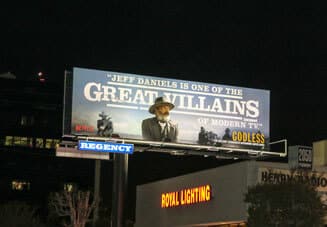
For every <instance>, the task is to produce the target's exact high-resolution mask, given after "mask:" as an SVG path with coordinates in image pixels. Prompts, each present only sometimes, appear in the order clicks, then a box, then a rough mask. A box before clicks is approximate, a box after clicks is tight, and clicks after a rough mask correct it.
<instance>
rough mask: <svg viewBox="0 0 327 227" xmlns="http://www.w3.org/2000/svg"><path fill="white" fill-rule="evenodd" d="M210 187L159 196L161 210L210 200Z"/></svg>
mask: <svg viewBox="0 0 327 227" xmlns="http://www.w3.org/2000/svg"><path fill="white" fill-rule="evenodd" d="M211 196H212V195H211V187H210V185H203V186H198V187H195V188H186V189H182V190H180V191H174V192H167V193H162V194H161V208H168V207H178V206H184V205H191V204H195V203H202V202H208V201H210V200H211Z"/></svg>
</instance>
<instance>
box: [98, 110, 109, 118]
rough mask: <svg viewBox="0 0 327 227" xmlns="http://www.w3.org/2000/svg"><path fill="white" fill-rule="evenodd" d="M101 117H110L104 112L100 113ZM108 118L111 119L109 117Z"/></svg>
mask: <svg viewBox="0 0 327 227" xmlns="http://www.w3.org/2000/svg"><path fill="white" fill-rule="evenodd" d="M99 117H103V118H107V117H108V115H107V114H106V113H105V112H104V111H102V112H101V113H99ZM108 118H111V117H108Z"/></svg>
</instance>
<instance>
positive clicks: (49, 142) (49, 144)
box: [45, 139, 59, 149]
mask: <svg viewBox="0 0 327 227" xmlns="http://www.w3.org/2000/svg"><path fill="white" fill-rule="evenodd" d="M57 144H59V140H56V139H46V140H45V148H48V149H50V148H56V146H57Z"/></svg>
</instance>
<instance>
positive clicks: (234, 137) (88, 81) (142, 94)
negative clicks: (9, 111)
mask: <svg viewBox="0 0 327 227" xmlns="http://www.w3.org/2000/svg"><path fill="white" fill-rule="evenodd" d="M70 76H71V78H70V79H72V84H71V89H72V90H71V91H70V92H66V93H67V94H71V96H72V97H71V103H69V104H67V103H66V104H65V108H66V112H67V110H69V111H70V110H71V113H70V114H71V115H70V116H69V117H67V116H65V117H67V119H69V122H68V123H66V124H69V125H65V126H64V127H65V128H69V133H70V134H73V135H88V136H111V135H115V136H118V137H119V138H123V139H133V140H140V141H147V142H148V141H156V142H158V141H159V142H160V141H161V142H165V143H178V144H191V145H192V144H194V145H205V146H234V147H240V148H242V147H258V148H260V149H264V148H265V147H267V144H268V141H269V111H270V110H269V108H270V103H269V101H270V92H269V91H268V90H261V89H252V88H244V87H235V86H228V85H220V84H210V83H204V82H194V81H184V80H176V79H170V78H162V77H153V76H144V75H136V74H127V73H118V72H110V71H100V70H91V69H84V68H74V69H73V74H72V75H70ZM70 104H71V106H69V107H67V105H70ZM66 115H67V114H66ZM67 119H66V120H65V119H64V122H67Z"/></svg>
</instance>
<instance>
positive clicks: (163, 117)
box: [155, 105, 170, 121]
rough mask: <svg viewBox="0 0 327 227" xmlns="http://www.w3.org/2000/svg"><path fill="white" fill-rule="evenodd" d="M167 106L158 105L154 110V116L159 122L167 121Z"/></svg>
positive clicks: (168, 109)
mask: <svg viewBox="0 0 327 227" xmlns="http://www.w3.org/2000/svg"><path fill="white" fill-rule="evenodd" d="M169 111H170V108H169V105H160V106H157V107H156V109H155V114H156V116H157V119H158V120H159V121H168V120H169Z"/></svg>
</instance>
